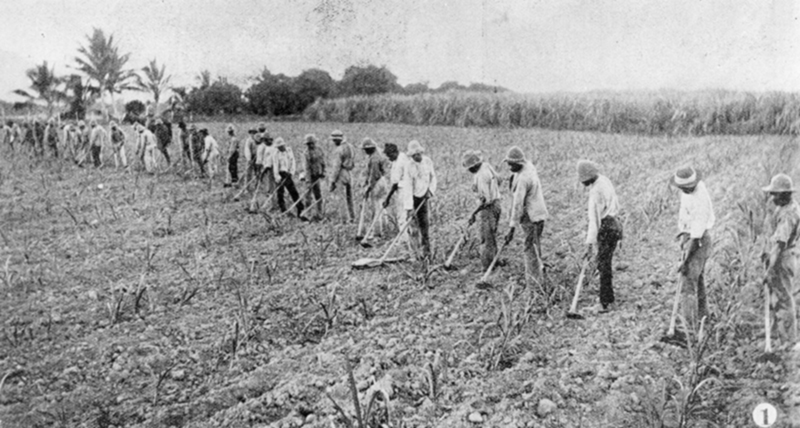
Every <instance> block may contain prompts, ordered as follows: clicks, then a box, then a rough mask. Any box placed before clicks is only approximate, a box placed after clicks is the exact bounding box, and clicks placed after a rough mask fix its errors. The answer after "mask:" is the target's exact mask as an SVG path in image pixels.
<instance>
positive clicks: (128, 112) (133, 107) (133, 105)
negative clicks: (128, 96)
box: [122, 100, 145, 123]
mask: <svg viewBox="0 0 800 428" xmlns="http://www.w3.org/2000/svg"><path fill="white" fill-rule="evenodd" d="M144 111H145V105H144V103H143V102H141V101H139V100H133V101H128V102H127V103H125V117H123V118H122V122H123V123H133V122H136V121H137V120H139V118H141V116H142V114H144Z"/></svg>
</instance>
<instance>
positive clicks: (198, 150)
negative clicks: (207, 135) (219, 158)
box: [189, 124, 206, 177]
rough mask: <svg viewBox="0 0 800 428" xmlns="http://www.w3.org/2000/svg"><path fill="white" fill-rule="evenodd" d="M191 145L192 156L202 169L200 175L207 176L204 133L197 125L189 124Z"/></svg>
mask: <svg viewBox="0 0 800 428" xmlns="http://www.w3.org/2000/svg"><path fill="white" fill-rule="evenodd" d="M189 145H190V147H191V149H192V156H193V158H194V161H195V163H196V164H197V167H198V168H199V169H200V177H205V176H206V165H205V162H203V152H204V151H205V148H206V146H205V140H204V139H203V135H201V134H200V132H199V131H198V130H197V125H195V124H191V125H189Z"/></svg>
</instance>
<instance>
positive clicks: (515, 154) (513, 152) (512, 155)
mask: <svg viewBox="0 0 800 428" xmlns="http://www.w3.org/2000/svg"><path fill="white" fill-rule="evenodd" d="M527 160H528V159H526V158H525V153H523V152H522V149H520V148H519V147H517V146H512V147H511V148H509V149H508V152H506V158H505V159H504V161H505V162H506V163H523V162H525V161H527Z"/></svg>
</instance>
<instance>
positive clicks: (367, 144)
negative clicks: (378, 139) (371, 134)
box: [361, 138, 377, 150]
mask: <svg viewBox="0 0 800 428" xmlns="http://www.w3.org/2000/svg"><path fill="white" fill-rule="evenodd" d="M376 147H377V146H376V145H375V142H374V141H372V138H364V139H363V140H361V149H363V150H366V149H374V148H376Z"/></svg>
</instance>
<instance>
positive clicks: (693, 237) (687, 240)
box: [672, 167, 716, 331]
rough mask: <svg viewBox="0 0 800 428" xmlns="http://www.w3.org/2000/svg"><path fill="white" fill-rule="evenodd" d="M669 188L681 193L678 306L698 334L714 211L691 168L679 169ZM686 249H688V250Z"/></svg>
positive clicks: (704, 311)
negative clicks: (679, 293)
mask: <svg viewBox="0 0 800 428" xmlns="http://www.w3.org/2000/svg"><path fill="white" fill-rule="evenodd" d="M672 185H674V186H675V187H677V188H678V189H680V190H681V192H682V193H681V201H680V208H679V210H678V236H677V237H678V239H679V240H680V243H681V250H682V251H683V252H684V253H683V261H682V263H681V265H680V267H679V268H678V272H680V274H681V306H682V310H683V317H684V319H685V320H686V322H687V323H688V324H689V325H688V326H685V327H687V329H689V328H690V329H691V331H697V329H698V327H699V322H700V320H702V319H703V317H705V316H707V315H708V304H707V303H706V289H705V281H704V279H703V272H704V270H705V266H706V261H707V260H708V256H709V255H710V254H711V228H712V227H714V222H715V221H716V218H715V217H714V207H713V205H712V203H711V196H709V194H708V190H707V189H706V184H705V183H704V182H703V181H702V180H700V172H699V171H697V170H695V169H694V168H692V167H684V168H681V169H679V170H678V171H677V172H676V173H675V176H674V177H672ZM687 247H688V248H687Z"/></svg>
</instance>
